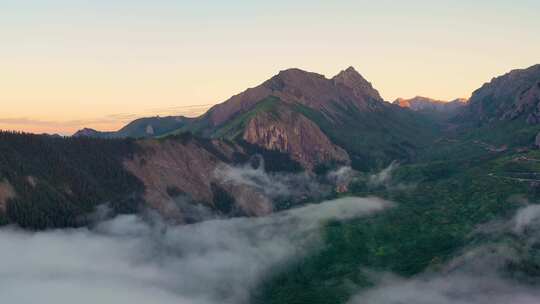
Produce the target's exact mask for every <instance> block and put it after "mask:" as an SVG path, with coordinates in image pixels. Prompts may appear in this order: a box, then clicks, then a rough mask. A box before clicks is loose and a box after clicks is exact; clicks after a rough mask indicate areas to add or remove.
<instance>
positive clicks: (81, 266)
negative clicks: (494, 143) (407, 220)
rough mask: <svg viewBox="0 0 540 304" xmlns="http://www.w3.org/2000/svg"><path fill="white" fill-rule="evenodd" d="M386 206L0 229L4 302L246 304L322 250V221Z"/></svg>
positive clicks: (350, 201)
mask: <svg viewBox="0 0 540 304" xmlns="http://www.w3.org/2000/svg"><path fill="white" fill-rule="evenodd" d="M391 205H392V204H391V203H390V202H387V201H384V200H381V199H377V198H356V197H348V198H341V199H336V200H332V201H325V202H323V203H320V204H313V205H306V206H304V207H301V208H296V209H292V210H289V211H284V212H280V213H275V214H273V215H270V216H267V217H261V218H232V219H214V220H208V221H205V222H201V223H196V224H191V225H183V226H173V225H168V224H166V223H165V222H163V221H162V220H160V219H159V218H158V217H157V216H155V215H154V216H147V217H141V216H137V215H123V216H118V217H115V218H113V219H109V220H106V221H103V222H100V223H97V224H96V225H95V226H94V227H91V228H80V229H67V230H66V229H64V230H52V231H44V232H28V231H22V230H20V229H17V228H14V227H6V228H2V229H0V248H2V250H0V260H1V261H3V262H2V263H1V264H0V295H1V301H2V302H3V303H18V304H34V303H54V304H63V303H81V304H85V303H88V304H90V303H92V304H94V303H115V304H123V303H126V304H127V303H129V304H136V303H145V304H146V303H158V304H167V303H175V304H199V303H200V304H203V303H204V304H214V303H231V304H233V303H234V304H241V303H248V301H249V298H250V292H251V291H253V289H254V288H256V286H257V284H259V283H260V282H261V280H263V279H264V278H265V277H266V276H268V275H269V274H271V273H272V271H275V270H276V269H279V268H280V267H285V266H286V264H287V263H289V262H291V261H294V259H297V258H301V257H302V256H304V255H305V254H307V253H308V252H312V251H313V250H317V248H318V247H319V246H321V239H320V232H321V231H320V230H321V227H322V225H324V223H325V222H327V221H331V220H347V219H351V218H357V217H362V216H366V215H369V214H372V213H374V212H380V211H382V210H383V209H385V208H388V207H390V206H391Z"/></svg>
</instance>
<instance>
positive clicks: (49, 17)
mask: <svg viewBox="0 0 540 304" xmlns="http://www.w3.org/2000/svg"><path fill="white" fill-rule="evenodd" d="M469 2H471V1H450V0H444V1H426V0H414V1H406V4H405V3H395V1H388V0H380V1H377V3H373V1H335V2H328V1H298V2H295V3H294V4H289V3H288V2H285V1H277V2H276V1H274V2H272V4H270V3H267V4H261V3H252V2H251V1H250V2H247V1H230V2H227V4H226V5H225V4H224V2H222V1H221V2H218V1H208V2H205V3H196V2H194V1H156V2H152V5H150V4H149V2H147V1H124V0H120V1H114V4H112V3H111V1H104V0H96V1H91V2H90V3H89V2H88V1H79V0H74V1H67V0H50V1H46V0H36V1H25V3H24V4H21V2H20V1H6V0H4V1H0V5H1V6H2V9H1V10H0V43H1V45H0V129H16V130H25V131H30V132H49V133H57V132H58V133H62V134H70V133H72V132H74V131H75V130H77V129H79V128H81V127H84V126H86V127H93V128H97V129H101V130H110V129H117V128H119V127H120V126H121V125H123V124H124V123H126V122H127V121H130V120H132V119H133V118H136V117H140V116H152V115H174V114H186V115H191V116H193V115H196V114H200V113H202V112H203V111H204V110H205V109H206V108H208V106H209V105H211V104H215V103H218V102H222V101H224V100H226V99H227V98H228V97H230V96H231V95H233V94H236V93H239V92H241V91H243V90H244V89H246V88H248V87H253V86H256V85H258V84H259V83H261V82H263V81H264V80H266V79H268V78H269V77H271V76H272V75H274V74H276V73H277V72H278V71H279V70H282V69H286V68H291V67H298V68H303V69H306V70H309V71H314V72H319V73H322V74H325V75H326V76H328V77H331V76H333V75H334V74H336V73H337V72H339V70H341V69H344V68H346V67H347V66H350V65H352V66H354V67H355V68H356V69H357V70H358V71H359V72H360V73H361V74H363V75H364V77H366V78H367V79H368V80H369V81H371V82H372V83H373V85H374V86H375V87H376V88H377V89H378V90H379V92H380V93H381V94H382V96H383V97H384V98H385V99H387V100H393V99H395V98H396V97H412V96H415V95H423V96H429V97H432V98H437V99H443V100H449V99H454V98H457V97H468V96H469V95H470V94H471V92H472V91H473V90H474V89H476V88H478V87H480V86H481V85H482V83H484V82H486V81H489V80H490V79H491V78H492V77H494V76H497V75H500V74H503V73H505V72H507V71H509V70H511V69H514V68H524V67H528V66H530V65H533V64H536V63H540V39H538V37H540V18H537V17H538V16H537V12H538V11H539V10H540V4H539V3H538V2H537V1H529V0H522V1H515V2H513V5H509V4H508V2H507V1H498V0H495V1H493V0H492V1H487V0H486V1H484V0H479V1H475V3H469ZM192 106H195V107H192Z"/></svg>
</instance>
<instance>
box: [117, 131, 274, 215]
mask: <svg viewBox="0 0 540 304" xmlns="http://www.w3.org/2000/svg"><path fill="white" fill-rule="evenodd" d="M138 145H139V146H140V147H141V149H140V151H139V152H138V153H136V154H135V155H134V157H133V158H132V159H127V160H125V162H124V166H125V167H126V169H127V170H128V171H129V172H131V173H132V174H133V175H135V176H136V177H137V178H139V179H140V180H141V181H142V182H143V183H144V186H145V193H144V199H145V201H146V202H147V203H148V204H149V205H150V206H151V207H152V208H154V209H156V210H158V211H159V212H160V213H161V214H163V215H165V216H166V217H168V218H172V219H176V220H180V221H185V220H187V219H186V214H185V213H184V211H183V209H185V208H189V207H194V206H196V205H197V204H199V205H201V206H205V207H207V208H209V209H210V210H213V211H222V212H223V213H237V214H244V215H249V216H259V215H264V214H267V213H270V212H271V211H272V204H271V201H270V200H269V199H268V198H266V197H264V195H262V194H260V193H258V192H257V191H255V189H252V188H250V187H249V186H239V185H234V184H227V183H224V182H223V181H222V180H220V179H218V178H217V177H216V175H215V172H216V169H217V168H218V167H219V166H224V165H225V164H226V163H227V162H229V161H232V159H233V157H234V154H235V153H243V151H242V150H241V148H240V147H238V146H235V145H228V144H224V143H222V142H219V141H214V142H207V143H205V144H202V142H200V141H198V140H195V139H187V140H177V139H167V140H142V141H140V142H138ZM220 195H221V196H227V198H231V199H230V200H229V202H227V203H230V204H231V205H230V206H226V208H225V209H226V210H225V209H224V208H223V207H222V206H220V205H219V204H221V203H223V200H224V198H223V197H218V196H220Z"/></svg>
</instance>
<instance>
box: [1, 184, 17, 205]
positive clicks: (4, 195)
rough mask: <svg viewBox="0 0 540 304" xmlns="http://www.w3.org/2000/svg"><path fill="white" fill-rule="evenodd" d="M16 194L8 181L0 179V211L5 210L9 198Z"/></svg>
mask: <svg viewBox="0 0 540 304" xmlns="http://www.w3.org/2000/svg"><path fill="white" fill-rule="evenodd" d="M15 196H16V193H15V189H13V187H12V186H11V184H10V183H9V181H7V180H0V212H1V213H4V212H5V211H6V203H7V201H8V200H9V199H12V198H14V197H15Z"/></svg>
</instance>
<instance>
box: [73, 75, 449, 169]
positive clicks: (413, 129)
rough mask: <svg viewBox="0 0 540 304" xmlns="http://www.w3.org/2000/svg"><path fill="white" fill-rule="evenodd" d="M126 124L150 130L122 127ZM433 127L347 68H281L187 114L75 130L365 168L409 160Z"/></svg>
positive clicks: (304, 162) (309, 164) (432, 133)
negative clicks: (178, 138)
mask: <svg viewBox="0 0 540 304" xmlns="http://www.w3.org/2000/svg"><path fill="white" fill-rule="evenodd" d="M171 120H172V121H175V122H176V123H178V124H179V125H180V126H179V127H178V128H176V129H175V130H172V131H170V130H169V131H166V129H165V128H163V127H161V128H158V127H157V126H162V125H163V124H166V125H168V126H172V125H171V124H169V123H170V122H171ZM134 125H136V126H137V128H136V129H137V130H145V129H148V130H152V132H150V133H144V132H142V133H141V132H131V133H130V132H126V129H128V127H130V128H131V129H134V127H133V126H134ZM438 128H439V127H438V124H437V123H435V122H433V120H432V119H430V118H428V117H425V116H423V115H419V114H418V113H415V112H413V111H409V110H406V109H402V108H400V107H399V106H397V105H392V104H390V103H387V102H384V100H383V99H382V98H381V96H380V95H379V93H378V92H377V90H375V89H374V88H373V86H372V85H371V84H370V83H369V82H368V81H367V80H365V79H364V78H363V77H362V76H361V75H360V74H359V73H358V72H357V71H356V70H355V69H353V68H348V69H346V70H344V71H341V72H340V73H339V74H337V75H336V76H334V77H333V78H330V79H328V78H326V77H324V76H323V75H320V74H317V73H311V72H306V71H302V70H299V69H289V70H285V71H281V72H280V73H279V74H277V75H275V76H274V77H272V78H270V79H269V80H267V81H265V82H263V83H262V84H261V85H259V86H257V87H254V88H250V89H248V90H246V91H244V92H242V93H240V94H238V95H235V96H233V97H231V98H230V99H228V100H226V101H225V102H223V103H221V104H218V105H216V106H214V107H212V108H211V109H210V110H209V111H208V112H207V113H206V114H204V115H202V116H200V117H198V118H195V119H187V118H180V117H177V118H174V119H173V118H170V117H167V118H165V117H164V118H152V119H148V120H137V121H134V122H133V123H131V124H130V125H128V126H127V127H125V128H123V129H122V130H120V131H118V132H114V133H110V132H108V133H99V132H94V131H89V130H83V131H80V132H78V133H77V134H76V135H77V136H79V135H87V136H97V137H122V136H131V137H156V136H157V137H164V136H167V135H170V134H180V133H182V132H186V131H189V132H192V133H194V134H197V135H199V136H202V137H207V138H218V139H227V140H231V141H234V142H241V141H243V142H247V143H249V144H252V145H256V146H259V147H261V148H264V149H266V150H275V151H279V152H282V153H287V154H289V155H290V156H291V158H293V159H294V160H295V161H297V162H299V163H300V164H301V165H302V166H303V167H304V168H306V169H308V170H313V169H314V168H317V167H319V166H326V165H327V164H328V163H335V164H351V165H352V166H353V167H354V168H356V169H361V170H371V169H375V168H383V167H385V166H387V165H388V164H390V163H391V162H392V161H393V160H396V159H397V160H401V161H410V160H413V159H415V157H416V155H417V154H418V152H419V151H420V150H422V149H425V148H426V147H427V146H428V145H429V143H430V142H431V141H432V140H433V139H434V138H435V136H436V134H437V133H438V131H439V130H438ZM158 129H159V130H162V132H158Z"/></svg>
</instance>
